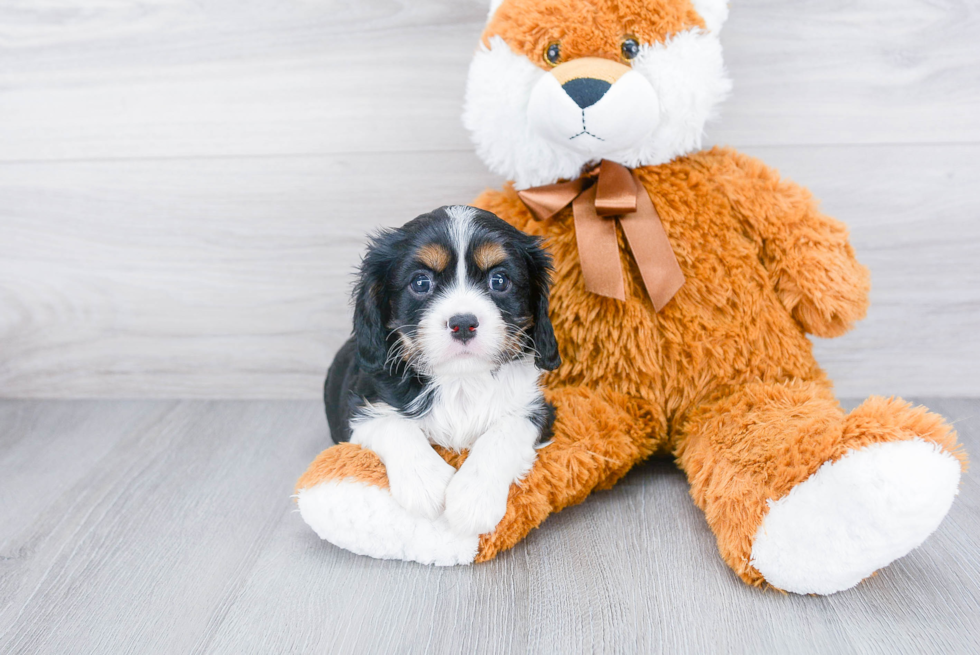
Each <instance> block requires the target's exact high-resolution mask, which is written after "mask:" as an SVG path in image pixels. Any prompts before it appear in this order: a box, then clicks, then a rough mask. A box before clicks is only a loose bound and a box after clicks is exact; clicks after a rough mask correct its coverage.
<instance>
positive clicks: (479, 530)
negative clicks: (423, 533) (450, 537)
mask: <svg viewBox="0 0 980 655" xmlns="http://www.w3.org/2000/svg"><path fill="white" fill-rule="evenodd" d="M509 493H510V485H509V484H506V485H504V484H500V483H496V484H493V483H490V482H489V481H487V480H485V479H481V477H480V476H478V475H475V474H474V473H473V472H472V471H471V470H467V469H466V467H465V466H464V467H463V468H462V469H460V472H459V473H458V474H456V476H455V477H454V478H453V479H452V482H450V483H449V488H447V489H446V520H447V521H448V522H449V526H450V527H451V528H452V529H453V531H454V532H456V533H457V534H460V535H478V534H486V533H488V532H492V531H493V529H494V528H496V527H497V524H498V523H500V519H502V518H504V514H505V513H506V512H507V496H508V494H509Z"/></svg>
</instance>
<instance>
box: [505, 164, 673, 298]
mask: <svg viewBox="0 0 980 655" xmlns="http://www.w3.org/2000/svg"><path fill="white" fill-rule="evenodd" d="M596 177H597V176H596V173H595V171H592V172H590V173H588V174H586V175H583V176H582V177H580V178H578V179H577V180H572V181H571V182H561V183H559V184H548V185H545V186H539V187H533V188H530V189H525V190H524V191H518V192H517V195H518V196H520V198H521V200H523V201H524V204H525V205H527V208H528V209H530V210H531V213H532V214H533V215H534V217H535V219H537V220H539V221H544V220H547V219H549V218H551V217H552V216H554V215H555V214H557V213H558V212H559V211H561V210H562V209H564V208H565V207H567V206H568V205H569V203H571V205H572V214H573V216H574V217H575V238H576V240H577V242H578V256H579V261H580V262H581V264H582V274H583V275H584V276H585V288H586V289H587V290H588V291H591V292H592V293H596V294H599V295H600V296H608V297H610V298H617V299H619V300H626V289H625V283H624V280H623V268H622V263H621V262H620V258H619V241H618V239H617V237H616V221H617V220H618V221H619V224H620V225H621V226H622V227H623V233H625V234H626V241H627V242H628V243H629V247H630V250H632V252H633V258H634V259H636V265H637V266H638V267H639V269H640V276H641V277H642V278H643V285H644V286H645V287H646V290H647V293H648V294H649V295H650V300H651V301H653V306H654V307H655V308H656V310H657V311H658V312H659V311H660V310H661V309H663V308H664V306H665V305H666V304H667V303H668V302H670V299H671V298H673V297H674V294H675V293H677V291H678V289H680V288H681V286H682V285H683V284H684V274H683V273H682V272H681V267H680V265H679V264H678V263H677V257H675V256H674V250H673V248H671V246H670V241H669V240H668V239H667V233H666V232H664V227H663V225H662V224H661V222H660V215H659V214H657V209H656V208H655V207H654V206H653V201H652V200H650V196H649V195H648V194H647V193H646V190H645V189H644V188H643V185H642V183H641V182H640V180H639V178H638V177H636V173H634V172H632V171H630V169H628V168H626V167H625V166H622V165H620V164H617V163H615V162H611V161H608V160H605V159H603V160H602V162H601V163H600V164H599V167H598V178H597V181H596V182H594V183H593V182H592V181H593V180H594V179H596ZM641 192H642V193H641Z"/></svg>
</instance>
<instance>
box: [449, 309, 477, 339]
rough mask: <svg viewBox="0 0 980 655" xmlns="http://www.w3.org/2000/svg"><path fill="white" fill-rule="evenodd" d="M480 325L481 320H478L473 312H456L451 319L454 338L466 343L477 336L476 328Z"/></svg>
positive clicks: (450, 325) (450, 324)
mask: <svg viewBox="0 0 980 655" xmlns="http://www.w3.org/2000/svg"><path fill="white" fill-rule="evenodd" d="M478 327H480V321H478V320H476V316H473V314H456V315H455V316H453V317H452V318H451V319H449V330H450V331H451V332H452V333H453V339H456V340H457V341H462V342H463V343H466V342H467V341H469V340H470V339H472V338H473V337H475V336H476V328H478Z"/></svg>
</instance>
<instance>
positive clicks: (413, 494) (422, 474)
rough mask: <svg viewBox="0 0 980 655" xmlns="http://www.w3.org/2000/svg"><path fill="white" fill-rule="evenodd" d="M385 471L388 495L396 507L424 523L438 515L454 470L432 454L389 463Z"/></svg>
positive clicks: (434, 453) (428, 453)
mask: <svg viewBox="0 0 980 655" xmlns="http://www.w3.org/2000/svg"><path fill="white" fill-rule="evenodd" d="M386 468H387V471H388V485H389V487H390V488H391V495H392V496H393V497H394V499H395V501H396V502H398V504H399V505H401V506H402V507H404V508H405V509H407V510H408V511H409V512H411V513H412V514H416V515H418V516H422V517H425V518H428V519H434V518H436V517H437V516H439V515H440V514H442V510H443V507H444V505H445V501H446V487H447V486H448V485H449V481H450V480H452V479H453V475H454V474H455V473H456V469H454V468H453V467H452V466H450V465H449V464H447V463H446V461H445V460H443V459H442V458H441V457H439V455H437V454H436V452H435V451H434V450H426V451H422V452H421V453H420V454H419V455H418V456H411V457H406V458H404V459H399V460H397V461H392V462H389V463H388V464H387V466H386Z"/></svg>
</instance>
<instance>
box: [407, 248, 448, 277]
mask: <svg viewBox="0 0 980 655" xmlns="http://www.w3.org/2000/svg"><path fill="white" fill-rule="evenodd" d="M415 258H416V259H418V260H419V262H421V263H422V264H423V265H425V266H428V267H429V268H430V269H432V270H433V271H436V272H437V273H441V272H442V271H444V270H445V269H446V267H447V266H448V265H449V251H448V250H446V248H445V247H443V246H440V245H439V244H437V243H430V244H427V245H424V246H422V247H421V248H419V251H418V252H417V253H416V254H415Z"/></svg>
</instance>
